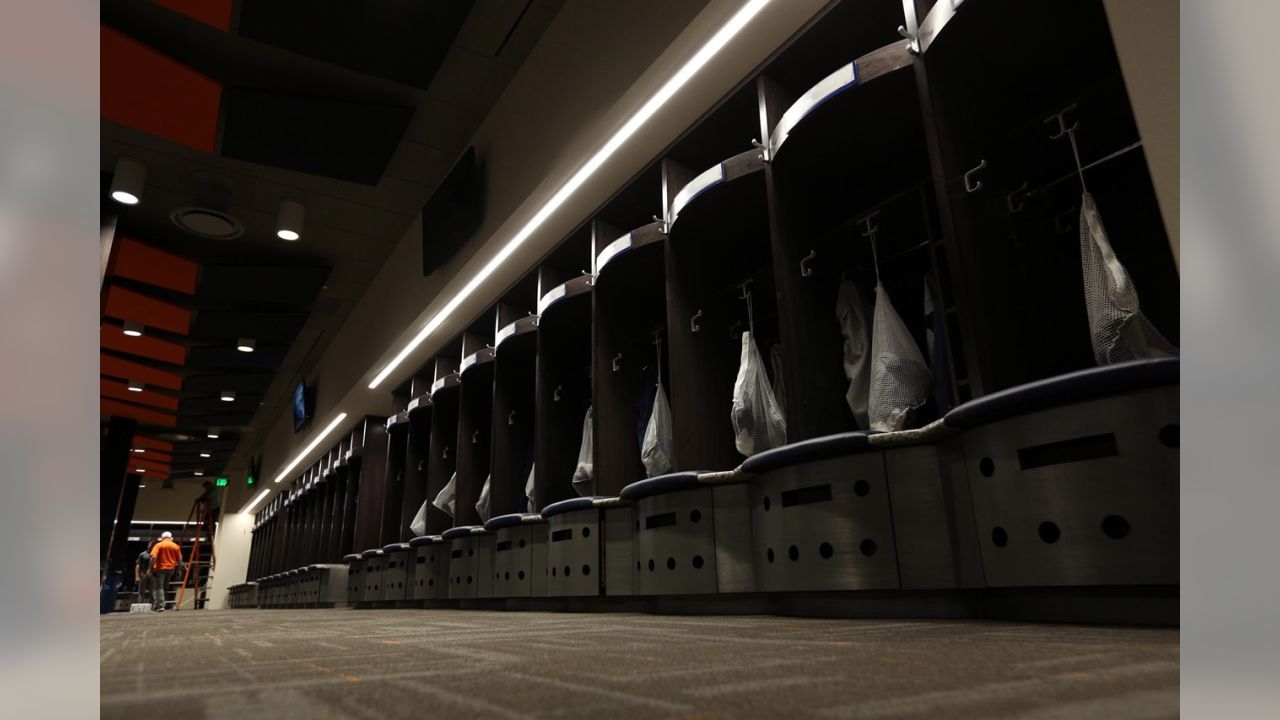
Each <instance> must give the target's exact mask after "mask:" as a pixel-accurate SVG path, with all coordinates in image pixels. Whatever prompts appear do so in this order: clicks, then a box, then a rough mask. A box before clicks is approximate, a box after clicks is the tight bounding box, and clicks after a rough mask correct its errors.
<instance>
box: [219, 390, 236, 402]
mask: <svg viewBox="0 0 1280 720" xmlns="http://www.w3.org/2000/svg"><path fill="white" fill-rule="evenodd" d="M218 397H219V398H221V399H222V402H235V401H236V394H235V392H234V391H232V390H223V391H222V394H221V395H219V396H218Z"/></svg>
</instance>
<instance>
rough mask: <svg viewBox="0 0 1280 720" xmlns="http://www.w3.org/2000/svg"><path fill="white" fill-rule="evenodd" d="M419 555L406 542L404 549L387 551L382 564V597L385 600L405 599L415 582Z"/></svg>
mask: <svg viewBox="0 0 1280 720" xmlns="http://www.w3.org/2000/svg"><path fill="white" fill-rule="evenodd" d="M416 559H417V555H416V553H414V552H413V551H412V550H410V549H409V546H408V544H405V546H404V549H402V550H395V551H387V554H386V556H385V557H384V558H383V566H382V598H381V600H384V601H392V602H394V601H396V600H405V599H408V598H409V590H410V588H411V587H412V584H413V571H414V569H415V565H416Z"/></svg>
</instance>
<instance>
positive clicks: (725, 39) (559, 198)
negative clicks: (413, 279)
mask: <svg viewBox="0 0 1280 720" xmlns="http://www.w3.org/2000/svg"><path fill="white" fill-rule="evenodd" d="M767 4H769V0H750V2H748V3H746V4H745V5H743V6H742V8H741V9H739V10H738V12H737V13H735V14H734V16H733V17H732V18H730V19H729V22H727V23H725V24H724V26H722V27H721V28H720V29H719V30H718V31H716V33H715V34H714V35H712V36H711V39H710V40H707V42H706V44H704V45H703V46H702V47H701V48H699V49H698V52H696V53H694V54H693V57H691V58H689V60H688V62H686V63H685V64H684V65H683V66H681V68H680V69H679V70H677V71H676V74H675V75H672V76H671V78H670V79H669V80H667V82H666V83H665V84H664V85H663V86H662V87H661V89H659V90H658V92H657V93H655V94H654V95H653V97H651V98H649V100H648V101H647V102H645V104H644V105H643V106H641V108H640V109H639V110H638V111H636V114H635V115H632V116H631V118H630V119H629V120H627V122H626V123H625V124H624V125H623V126H622V127H621V128H620V129H619V130H618V132H616V133H614V134H613V137H611V138H609V140H608V142H606V143H605V144H604V145H602V146H601V147H600V149H599V150H597V151H596V153H595V155H592V156H591V159H590V160H588V161H587V163H586V164H585V165H583V166H582V167H580V168H578V171H577V172H576V173H574V174H573V177H571V178H569V180H568V181H567V182H566V183H565V184H564V185H562V186H561V187H560V189H559V190H557V191H556V194H555V195H552V196H551V199H550V200H548V201H547V204H546V205H543V206H542V209H540V210H538V212H537V214H535V215H534V216H533V217H532V218H531V219H530V220H529V222H528V223H525V226H524V227H522V228H520V231H519V232H517V233H516V234H515V236H514V237H512V238H511V239H510V240H508V241H507V244H506V245H504V246H502V249H500V250H499V251H498V252H497V254H495V255H494V256H493V258H492V259H490V260H489V262H488V263H486V264H485V266H484V267H482V268H480V271H479V272H477V273H476V274H475V276H474V277H472V278H471V280H470V281H469V282H468V283H467V284H466V285H464V286H463V288H462V289H461V290H459V291H458V294H456V295H454V296H453V297H452V298H450V299H449V302H447V303H445V306H444V307H443V308H441V309H440V311H439V312H437V313H436V314H435V316H433V317H432V318H431V320H430V321H428V322H427V324H426V325H424V326H423V328H422V329H421V330H419V331H418V334H417V335H415V336H414V337H413V339H412V340H410V341H409V342H408V344H407V345H405V346H404V347H403V348H401V350H400V352H398V353H396V356H395V357H394V358H392V359H391V362H389V363H387V364H386V365H385V366H384V367H383V368H382V369H381V370H379V371H378V374H377V375H376V376H375V377H374V378H373V381H372V382H370V383H369V389H370V390H374V389H376V388H377V387H378V386H379V385H381V384H382V381H383V380H386V379H387V376H388V375H390V374H391V373H392V372H394V371H395V369H396V368H397V367H399V365H400V363H402V362H404V360H405V358H407V357H409V355H410V353H412V352H413V351H414V350H415V349H416V348H417V347H418V346H419V345H421V344H422V341H424V340H426V339H427V338H428V337H429V336H430V335H431V333H433V332H435V330H436V328H438V327H440V325H441V323H443V322H444V321H445V320H446V319H447V318H448V317H449V315H450V314H452V313H453V311H454V310H457V309H458V306H459V305H461V304H462V303H463V301H465V300H466V299H467V298H468V297H470V296H471V293H473V292H475V291H476V289H477V288H479V287H480V285H481V284H482V283H483V282H484V281H485V280H486V279H488V277H489V276H490V275H492V274H493V271H494V270H497V269H498V267H499V266H501V265H502V263H503V262H505V261H506V259H507V258H508V257H510V256H511V254H512V253H513V252H515V251H516V248H518V247H520V245H521V244H522V243H524V241H525V240H528V239H529V236H530V235H532V234H533V233H534V232H535V231H536V230H537V229H538V228H539V227H541V226H542V223H544V222H546V220H547V218H548V217H550V216H551V213H553V212H555V211H556V209H557V208H559V207H560V206H561V205H563V204H564V202H565V200H568V199H569V197H570V196H572V195H573V193H575V192H577V190H578V188H579V187H581V186H582V184H583V183H584V182H586V181H587V179H588V178H590V177H591V176H592V175H594V174H595V172H596V170H599V169H600V166H601V165H604V163H605V161H606V160H608V159H609V158H610V157H611V156H612V155H613V154H614V153H615V152H617V150H618V148H620V147H622V144H623V143H625V142H626V141H627V140H628V139H629V138H630V137H631V136H632V135H634V134H635V133H636V131H637V130H639V129H640V127H641V126H642V125H644V124H645V123H646V122H648V120H649V118H651V117H653V115H654V113H656V112H657V111H658V109H659V108H661V107H662V106H663V105H665V104H666V102H667V101H668V100H670V99H671V97H672V96H673V95H675V94H676V92H677V91H678V90H679V89H680V88H681V87H683V86H684V85H685V83H687V82H689V80H690V78H692V77H693V76H694V75H696V74H697V73H698V71H699V70H701V69H702V67H703V66H704V65H706V64H707V62H708V61H710V60H711V58H713V57H715V54H716V53H718V52H720V50H721V49H722V48H724V46H725V45H727V44H728V43H729V41H730V40H732V39H733V36H735V35H737V34H738V32H739V31H740V30H742V28H743V27H745V26H746V24H747V23H748V22H750V21H751V19H752V18H754V17H755V16H756V14H758V13H759V12H760V10H761V9H762V8H764V6H765V5H767Z"/></svg>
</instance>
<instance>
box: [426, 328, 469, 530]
mask: <svg viewBox="0 0 1280 720" xmlns="http://www.w3.org/2000/svg"><path fill="white" fill-rule="evenodd" d="M461 351H462V346H461V344H459V343H451V344H450V346H449V347H447V348H445V350H444V351H443V352H444V353H447V354H442V355H438V356H436V358H435V360H433V361H431V363H430V364H429V367H430V377H431V388H430V390H431V430H430V433H429V436H428V437H429V439H428V441H427V495H426V497H427V499H428V500H429V501H431V502H434V501H435V499H436V496H437V495H439V494H440V491H441V490H444V486H445V485H448V484H449V479H450V478H452V477H453V472H454V470H455V468H456V466H457V462H458V360H457V357H458V353H461ZM455 508H456V506H455ZM455 512H456V509H455ZM453 525H454V522H453V518H451V517H449V515H448V513H446V512H444V511H443V510H441V509H440V508H438V507H436V506H435V505H434V504H428V505H427V534H428V535H439V534H440V533H442V532H444V531H445V530H448V529H449V528H451V527H453Z"/></svg>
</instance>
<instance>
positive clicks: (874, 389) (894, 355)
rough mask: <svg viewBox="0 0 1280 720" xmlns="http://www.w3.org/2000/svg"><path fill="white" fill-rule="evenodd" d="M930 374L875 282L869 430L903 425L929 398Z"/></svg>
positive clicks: (886, 430)
mask: <svg viewBox="0 0 1280 720" xmlns="http://www.w3.org/2000/svg"><path fill="white" fill-rule="evenodd" d="M932 382H933V376H932V375H931V374H930V372H929V366H928V365H926V364H925V362H924V358H923V357H922V356H921V355H920V348H919V347H917V346H916V341H915V340H914V339H913V338H912V337H911V333H910V331H908V330H907V326H906V325H904V324H903V322H902V318H900V317H898V313H897V312H896V311H894V309H893V303H891V302H889V293H887V292H885V290H884V288H883V287H882V286H880V285H879V284H877V285H876V310H875V324H874V325H873V326H872V328H871V396H870V400H869V402H868V405H867V415H868V419H869V420H870V426H871V429H872V430H877V431H880V432H890V431H893V430H901V429H903V428H904V427H906V425H907V420H908V417H909V415H910V413H911V411H912V410H914V409H915V408H918V407H920V406H921V405H923V404H924V403H925V401H926V400H928V399H929V387H930V385H931V384H932Z"/></svg>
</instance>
